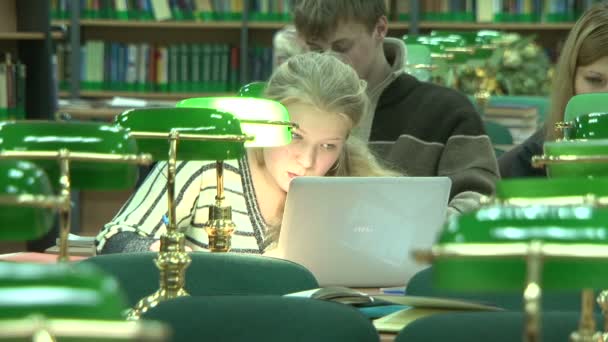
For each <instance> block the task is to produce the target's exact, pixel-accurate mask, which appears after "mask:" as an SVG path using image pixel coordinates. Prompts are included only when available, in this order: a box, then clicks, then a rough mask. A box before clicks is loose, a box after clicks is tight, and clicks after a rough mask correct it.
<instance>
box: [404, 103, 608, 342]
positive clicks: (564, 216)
mask: <svg viewBox="0 0 608 342" xmlns="http://www.w3.org/2000/svg"><path fill="white" fill-rule="evenodd" d="M607 119H608V94H585V95H577V96H575V97H573V98H572V99H571V100H570V102H569V103H568V106H567V108H566V115H565V121H566V122H565V123H559V124H558V125H557V129H565V131H564V137H563V138H562V139H558V140H557V141H547V142H545V144H544V155H541V156H534V157H533V158H532V161H531V162H532V164H533V165H534V166H536V167H543V166H544V167H546V170H547V174H548V178H546V179H545V178H527V179H526V178H523V179H512V180H502V181H499V182H498V184H497V189H496V194H495V196H494V197H493V198H487V199H486V200H485V201H484V204H483V205H482V207H481V208H480V209H478V210H476V211H474V212H470V213H466V214H463V215H461V216H460V217H453V218H452V219H451V220H450V221H449V222H448V223H447V224H446V226H445V228H444V230H443V231H442V234H441V235H440V237H439V239H438V241H437V242H436V243H435V245H434V246H433V247H432V249H431V250H430V251H420V252H419V253H417V254H416V256H417V258H418V259H420V260H426V261H431V262H432V263H433V265H434V267H433V278H434V281H435V283H436V285H437V286H438V287H440V288H444V289H450V290H459V291H493V292H501V291H519V290H523V299H524V308H523V310H524V316H525V324H524V332H523V337H524V340H525V341H540V336H541V331H542V329H541V326H540V322H541V320H540V316H541V298H542V292H543V290H559V291H561V290H581V293H582V295H581V319H580V324H579V329H578V331H575V332H573V333H572V335H571V340H572V341H607V340H608V334H607V333H608V295H607V294H608V292H603V293H601V294H600V296H599V297H598V299H597V301H598V303H599V304H600V306H601V308H602V311H603V312H604V315H605V316H606V319H607V320H606V323H607V325H606V326H605V327H604V328H603V329H604V332H600V331H597V329H596V324H595V320H594V317H593V312H594V290H593V289H605V288H607V287H608V286H607V285H608V272H606V269H607V267H608V207H606V203H607V199H608V197H607V196H608V177H607V176H608V134H607V133H608V123H607Z"/></svg>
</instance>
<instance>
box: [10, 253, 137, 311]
mask: <svg viewBox="0 0 608 342" xmlns="http://www.w3.org/2000/svg"><path fill="white" fill-rule="evenodd" d="M125 309H127V306H126V305H125V299H124V295H123V293H122V292H121V291H120V289H119V287H118V283H117V282H116V281H115V280H114V279H113V278H111V277H110V276H108V275H107V274H105V273H104V272H101V271H100V270H99V269H98V268H97V267H95V266H94V265H89V264H66V263H61V264H53V265H44V264H27V263H8V262H5V263H0V319H11V318H12V319H15V318H23V317H26V316H29V315H31V314H40V315H43V316H45V317H47V318H73V319H101V320H121V319H123V318H122V313H123V311H124V310H125Z"/></svg>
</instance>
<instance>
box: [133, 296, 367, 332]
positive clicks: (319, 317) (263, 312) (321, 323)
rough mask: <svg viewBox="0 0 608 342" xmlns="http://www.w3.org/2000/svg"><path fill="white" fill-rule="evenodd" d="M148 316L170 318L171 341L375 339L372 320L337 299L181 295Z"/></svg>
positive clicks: (158, 307) (166, 321) (161, 318)
mask: <svg viewBox="0 0 608 342" xmlns="http://www.w3.org/2000/svg"><path fill="white" fill-rule="evenodd" d="M144 319H154V320H158V321H161V322H165V323H167V324H168V325H169V326H171V328H172V330H173V332H174V333H173V341H175V342H184V341H196V340H200V339H203V338H204V339H205V340H208V341H224V342H232V341H235V342H236V341H269V342H274V341H277V342H278V341H281V342H282V341H316V342H325V341H327V342H330V341H331V342H333V341H355V342H366V341H370V342H377V341H378V340H379V336H378V333H377V332H376V329H375V328H374V326H373V325H372V323H371V321H370V320H369V319H368V318H366V317H365V316H363V315H362V314H361V313H359V312H358V311H357V310H356V309H354V308H352V307H350V306H348V305H344V304H339V303H333V302H326V301H321V300H314V299H308V298H291V297H281V296H216V297H182V298H178V299H174V300H169V301H166V302H163V303H160V304H159V305H158V306H157V307H155V308H152V309H151V310H150V311H149V312H147V313H146V314H144Z"/></svg>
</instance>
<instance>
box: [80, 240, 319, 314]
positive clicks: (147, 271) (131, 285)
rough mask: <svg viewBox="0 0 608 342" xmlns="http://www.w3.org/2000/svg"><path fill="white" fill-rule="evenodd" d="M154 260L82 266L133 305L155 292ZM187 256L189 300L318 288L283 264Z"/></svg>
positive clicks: (96, 260) (122, 257) (119, 259)
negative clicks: (109, 279)
mask: <svg viewBox="0 0 608 342" xmlns="http://www.w3.org/2000/svg"><path fill="white" fill-rule="evenodd" d="M155 256H156V253H152V252H145V253H129V254H109V255H98V256H95V257H92V258H89V259H86V260H85V261H82V263H86V264H94V265H96V266H98V267H99V268H101V269H102V270H104V271H106V272H108V273H109V274H111V275H113V276H114V277H115V278H116V279H118V282H119V283H120V285H121V286H122V288H123V289H124V290H125V292H126V294H127V298H128V302H129V305H133V304H135V303H136V302H137V300H139V299H140V298H142V297H143V296H144V295H147V294H149V293H152V292H153V291H155V290H156V289H157V288H158V283H159V277H158V269H157V268H156V266H155V265H154V258H155ZM190 256H191V258H192V263H191V264H190V266H189V267H188V269H187V270H186V286H185V288H186V290H187V291H188V292H189V293H190V294H191V295H192V296H217V295H249V294H251V295H283V294H287V293H291V292H298V291H303V290H308V289H313V288H317V287H319V284H318V283H317V281H316V280H315V278H314V276H313V275H312V273H310V271H308V270H307V269H305V268H304V267H302V266H300V265H298V264H295V263H292V262H290V261H286V260H281V259H274V258H268V257H262V256H255V255H241V254H232V253H219V254H218V253H204V252H195V253H190ZM134 270H136V271H134Z"/></svg>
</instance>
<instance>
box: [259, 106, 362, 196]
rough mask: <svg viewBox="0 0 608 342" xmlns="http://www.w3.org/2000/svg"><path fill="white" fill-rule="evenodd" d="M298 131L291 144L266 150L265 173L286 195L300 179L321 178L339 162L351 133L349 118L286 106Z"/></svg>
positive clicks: (306, 107) (303, 107)
mask: <svg viewBox="0 0 608 342" xmlns="http://www.w3.org/2000/svg"><path fill="white" fill-rule="evenodd" d="M285 107H286V108H287V110H288V111H289V116H290V117H291V121H293V122H295V123H297V124H298V125H299V128H297V129H294V130H293V132H292V135H293V138H292V142H291V144H289V145H287V146H281V147H273V148H265V149H264V152H263V153H264V163H265V164H266V169H267V172H268V173H269V174H270V176H271V177H272V179H273V180H274V181H275V182H276V184H277V185H278V186H279V187H280V188H281V189H282V190H283V191H285V192H287V191H288V190H289V183H290V182H291V180H292V179H293V178H295V177H299V176H324V175H325V174H326V173H327V172H328V171H329V169H331V167H332V166H333V165H334V163H335V162H336V161H337V160H338V157H339V156H340V153H342V149H343V148H344V143H345V141H346V138H347V136H348V133H349V131H350V129H351V122H350V119H348V117H346V116H345V115H342V114H338V113H331V112H325V111H323V110H320V109H318V108H316V107H314V106H311V105H308V104H303V103H298V102H295V103H292V104H288V105H286V106H285Z"/></svg>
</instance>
